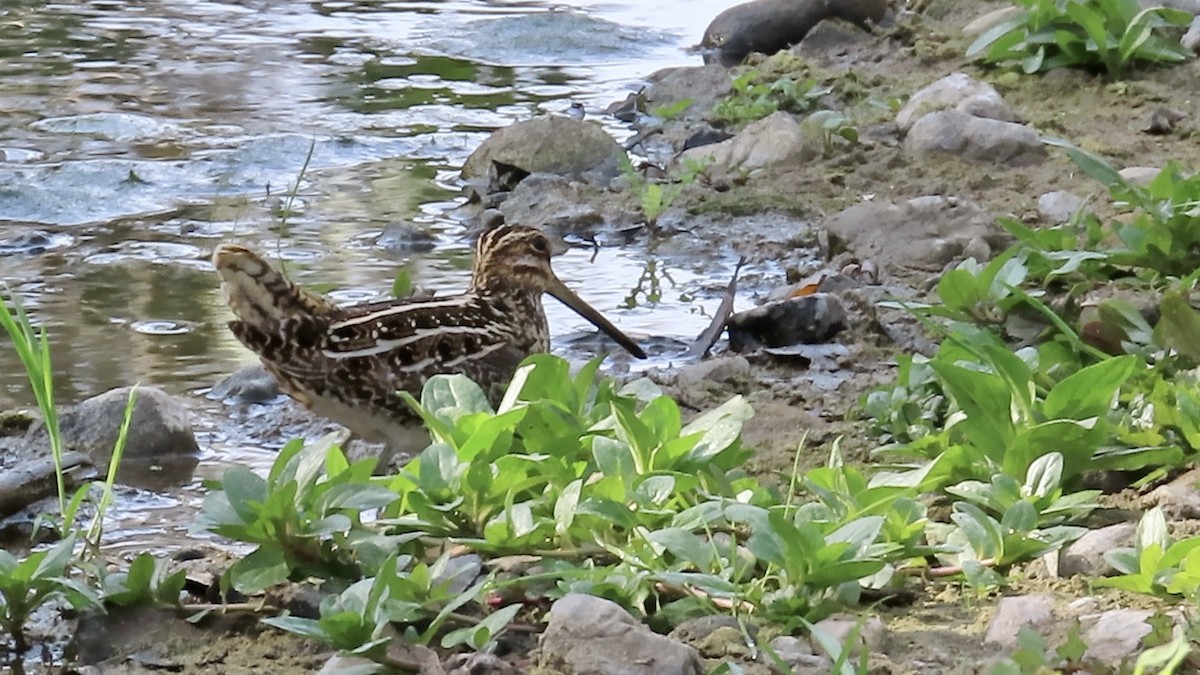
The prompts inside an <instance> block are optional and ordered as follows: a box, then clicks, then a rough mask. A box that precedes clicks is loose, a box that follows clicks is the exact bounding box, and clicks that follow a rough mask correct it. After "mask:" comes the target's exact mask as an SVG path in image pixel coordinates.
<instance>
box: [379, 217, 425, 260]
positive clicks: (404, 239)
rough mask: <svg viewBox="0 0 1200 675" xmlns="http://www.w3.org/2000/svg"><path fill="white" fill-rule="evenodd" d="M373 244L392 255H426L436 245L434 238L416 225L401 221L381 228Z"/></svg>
mask: <svg viewBox="0 0 1200 675" xmlns="http://www.w3.org/2000/svg"><path fill="white" fill-rule="evenodd" d="M375 244H376V245H378V246H381V247H382V248H383V249H384V250H385V251H387V252H388V253H392V254H397V255H401V254H405V253H426V252H428V251H432V250H433V249H434V246H436V244H437V240H436V239H435V238H434V236H433V235H432V234H430V233H428V232H426V231H425V230H424V229H422V228H421V226H420V225H417V224H416V223H410V222H407V221H402V222H398V223H392V224H391V225H388V226H387V227H385V228H383V232H381V233H380V234H379V238H378V239H376V240H375Z"/></svg>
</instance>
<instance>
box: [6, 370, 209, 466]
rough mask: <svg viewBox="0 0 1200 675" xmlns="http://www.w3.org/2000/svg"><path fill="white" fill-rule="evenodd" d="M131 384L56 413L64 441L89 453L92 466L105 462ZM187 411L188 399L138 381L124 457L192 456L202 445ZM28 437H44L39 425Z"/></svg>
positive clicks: (128, 459) (33, 440)
mask: <svg viewBox="0 0 1200 675" xmlns="http://www.w3.org/2000/svg"><path fill="white" fill-rule="evenodd" d="M129 390H130V387H121V388H119V389H113V390H111V391H107V392H105V393H103V394H100V395H99V396H93V397H92V398H89V399H87V400H86V401H83V402H82V403H80V404H79V405H77V406H75V407H73V408H70V409H68V410H65V411H63V412H61V413H60V414H59V427H60V429H61V432H62V437H63V442H64V444H65V445H66V446H67V447H68V448H71V449H73V450H75V451H77V452H82V453H84V454H85V455H87V456H88V457H89V458H90V459H91V461H92V463H94V464H95V465H96V466H100V467H103V466H107V465H108V460H109V458H110V457H111V456H112V451H113V445H114V444H115V443H116V441H117V434H118V432H119V431H120V428H121V422H122V421H123V420H124V418H125V406H126V403H127V400H128V398H129ZM190 415H191V413H190V412H189V411H188V409H187V406H186V404H184V402H183V401H182V400H181V399H179V398H176V397H174V396H171V395H169V394H167V393H166V392H164V391H163V390H161V389H156V388H155V387H138V389H137V402H136V403H135V404H134V408H133V418H132V420H131V422H130V424H129V434H128V436H127V437H126V442H125V461H126V462H136V463H140V464H145V463H146V462H148V461H150V462H153V461H158V460H162V459H164V458H167V457H172V456H180V455H189V456H194V455H195V454H196V453H198V452H199V450H200V448H199V446H198V445H197V444H196V437H195V436H194V435H193V434H192V423H191V420H190V419H189V418H190ZM26 440H27V441H28V442H30V443H37V442H46V441H48V434H47V433H46V430H45V428H44V427H43V426H42V425H37V426H35V427H33V428H31V429H30V430H29V432H28V433H27V434H26Z"/></svg>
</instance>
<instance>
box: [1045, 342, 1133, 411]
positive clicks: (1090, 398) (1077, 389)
mask: <svg viewBox="0 0 1200 675" xmlns="http://www.w3.org/2000/svg"><path fill="white" fill-rule="evenodd" d="M1138 362H1139V359H1138V357H1136V356H1120V357H1116V358H1111V359H1107V360H1105V361H1101V362H1100V363H1096V364H1093V365H1090V366H1088V367H1087V368H1084V369H1082V370H1080V371H1078V372H1076V373H1074V374H1072V375H1070V376H1068V377H1067V378H1066V379H1064V380H1063V381H1061V382H1059V383H1058V384H1057V385H1055V386H1054V389H1052V390H1051V391H1050V393H1049V394H1047V396H1046V402H1045V403H1044V404H1043V408H1042V410H1043V412H1044V413H1045V415H1046V417H1047V418H1049V419H1073V420H1084V419H1088V418H1091V417H1102V416H1104V415H1105V414H1107V413H1108V411H1109V409H1110V408H1111V407H1112V404H1113V397H1114V396H1116V393H1117V390H1118V389H1120V388H1121V385H1122V384H1124V383H1125V381H1126V380H1128V379H1129V377H1130V376H1131V375H1133V372H1134V369H1135V368H1136V367H1137V365H1138Z"/></svg>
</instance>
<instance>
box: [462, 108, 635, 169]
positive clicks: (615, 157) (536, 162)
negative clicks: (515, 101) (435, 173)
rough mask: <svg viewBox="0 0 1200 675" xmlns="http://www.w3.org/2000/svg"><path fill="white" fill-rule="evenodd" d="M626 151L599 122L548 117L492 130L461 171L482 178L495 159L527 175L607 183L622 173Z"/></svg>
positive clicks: (492, 166) (492, 167) (495, 161)
mask: <svg viewBox="0 0 1200 675" xmlns="http://www.w3.org/2000/svg"><path fill="white" fill-rule="evenodd" d="M624 156H625V151H624V150H623V149H622V148H621V146H620V144H619V143H617V142H616V141H615V140H613V138H612V137H611V136H609V135H608V133H607V132H606V131H604V129H603V128H601V127H600V125H598V124H595V123H592V122H587V121H582V120H576V119H572V118H570V117H559V116H547V117H537V118H534V119H531V120H524V121H521V122H517V123H515V124H513V125H511V126H507V127H505V128H503V129H499V130H497V131H496V132H495V133H493V134H492V135H491V136H490V137H488V139H487V140H485V141H484V142H483V143H482V144H481V145H480V146H479V147H478V148H477V149H476V150H475V152H473V153H471V156H470V157H468V158H467V161H466V163H464V164H463V169H462V175H463V178H466V179H468V180H473V179H486V178H488V177H489V174H490V173H492V172H494V171H495V168H494V167H495V166H496V165H497V163H498V164H499V165H502V166H509V167H515V168H516V169H519V170H521V171H524V172H526V173H529V174H533V173H549V174H554V175H557V176H563V177H567V178H572V179H576V180H579V179H587V178H593V179H596V180H601V181H607V180H608V179H611V178H613V177H614V176H616V175H617V174H619V173H620V172H621V168H620V166H621V165H620V160H621V158H622V157H624Z"/></svg>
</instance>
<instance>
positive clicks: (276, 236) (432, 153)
mask: <svg viewBox="0 0 1200 675" xmlns="http://www.w3.org/2000/svg"><path fill="white" fill-rule="evenodd" d="M732 4H735V3H734V2H731V1H724V2H716V1H707V2H689V1H686V0H677V1H675V2H658V3H648V4H647V3H635V2H610V3H595V2H583V1H578V0H577V1H575V2H565V3H564V2H555V3H543V2H489V3H482V2H390V3H386V2H328V3H303V4H302V3H270V2H237V3H231V2H148V3H147V2H139V3H132V2H130V3H126V2H116V1H110V0H98V1H94V2H88V3H81V4H47V3H30V2H16V1H13V0H4V1H2V2H0V58H2V59H3V65H4V70H5V73H6V75H5V77H4V78H3V79H2V80H0V104H2V105H0V129H2V130H3V133H2V135H0V153H2V154H3V157H4V159H5V160H6V161H3V162H0V228H2V229H0V270H2V271H0V281H3V282H4V283H5V284H7V285H8V286H9V287H10V288H12V289H13V290H15V291H16V292H17V293H18V295H19V296H20V297H21V298H22V299H23V301H24V303H25V305H26V307H27V308H28V309H29V310H30V313H31V314H32V315H33V316H34V317H35V319H36V320H38V321H40V322H42V323H44V324H45V325H47V326H48V327H49V329H50V331H51V333H50V335H51V339H52V343H53V345H54V348H55V356H56V361H57V371H58V374H59V385H60V387H62V391H63V398H64V399H65V400H74V399H78V398H82V397H86V396H89V395H92V394H95V393H98V392H101V391H104V390H106V389H108V388H111V387H113V386H119V385H121V384H128V383H131V382H135V381H140V382H144V383H152V384H157V385H161V386H165V387H166V388H168V389H170V390H173V391H176V392H183V391H191V390H194V389H196V388H200V387H204V386H207V385H209V384H211V383H212V382H213V381H214V380H215V379H216V378H219V377H220V376H222V375H223V374H225V373H228V372H230V370H232V369H233V368H234V367H235V364H237V363H239V362H243V361H248V360H249V357H248V355H247V353H246V352H245V351H244V350H243V349H241V347H240V346H238V345H237V344H236V343H235V342H233V340H232V337H231V336H230V335H229V334H228V333H227V332H226V331H225V330H224V329H223V327H222V323H223V321H224V319H225V318H226V310H225V309H224V308H223V307H222V306H221V303H220V300H219V298H218V296H217V293H216V288H217V285H216V281H215V278H214V277H213V275H212V273H211V271H210V267H209V264H208V262H207V256H208V253H209V252H210V251H211V249H212V247H213V246H214V245H215V244H216V243H217V242H219V241H225V240H237V241H241V242H248V243H249V244H250V245H252V246H256V247H259V248H265V249H268V250H271V251H273V252H275V254H276V255H279V256H281V257H283V258H285V259H287V260H288V261H290V265H291V272H292V273H293V274H294V275H295V277H296V278H297V279H298V280H300V281H302V282H308V283H315V284H319V285H320V286H321V288H323V289H324V290H327V291H332V292H333V295H334V296H335V297H336V298H337V299H338V300H341V301H347V302H349V301H359V300H367V299H374V298H379V297H386V294H387V293H388V291H389V289H390V286H391V281H392V278H393V275H394V273H395V269H396V266H397V265H398V264H405V265H408V266H409V269H410V270H411V271H412V274H413V278H414V281H415V282H416V283H417V284H418V285H421V286H423V287H427V288H431V289H434V290H438V291H441V292H446V291H449V290H455V289H460V288H462V287H463V286H465V284H466V281H467V271H466V268H467V265H468V262H467V260H468V248H467V246H468V243H467V242H466V241H465V240H464V239H463V237H462V227H461V226H460V224H459V223H458V222H457V221H455V220H454V218H453V215H452V214H451V213H450V211H451V209H452V208H453V207H454V206H455V205H456V203H457V200H458V194H459V189H458V188H459V186H458V184H457V169H458V167H459V166H460V165H461V163H462V161H463V159H465V157H466V156H467V155H468V154H469V153H470V152H471V150H473V149H474V148H475V147H476V146H477V145H478V144H479V143H480V142H481V141H482V140H483V139H484V138H485V137H486V135H487V133H488V132H489V131H490V130H491V129H494V128H498V127H501V126H504V125H506V124H509V123H511V122H512V121H514V120H518V119H522V118H526V117H529V116H531V115H535V114H544V113H546V112H553V111H558V110H563V109H565V108H566V107H567V106H568V105H569V103H570V101H572V100H575V101H580V102H582V103H584V104H585V105H586V106H587V107H588V108H589V109H590V110H592V111H593V112H598V111H599V109H600V108H602V107H603V106H604V105H606V104H607V103H609V102H611V101H613V100H616V99H620V98H622V97H623V96H624V95H625V94H626V93H627V92H628V91H630V90H633V89H636V88H637V87H638V86H640V84H639V78H641V77H644V76H645V75H646V74H648V73H650V72H652V71H653V70H655V69H657V68H659V67H662V66H667V65H679V64H689V63H696V62H697V60H698V58H697V57H696V56H694V55H691V54H688V53H686V52H685V51H684V49H683V48H684V47H686V46H688V45H690V44H694V43H695V42H697V41H698V40H699V36H700V33H701V32H702V31H703V27H704V25H705V24H706V23H707V21H708V20H709V19H710V18H711V17H712V16H713V15H715V14H716V13H717V12H719V11H720V10H721V9H723V8H724V7H727V6H730V5H732ZM651 5H652V6H651ZM551 9H553V11H551ZM611 130H612V131H613V133H614V134H615V135H618V136H622V135H624V134H627V133H628V132H627V130H625V129H623V128H621V127H620V126H619V125H617V124H616V123H615V122H614V123H613V126H612V127H611ZM310 151H311V157H310V156H309V154H310ZM306 160H307V161H308V168H307V170H306V172H305V173H304V175H303V180H302V181H301V183H300V184H299V186H298V188H295V190H294V191H295V193H296V194H295V196H294V200H293V199H291V198H290V197H289V195H290V193H291V192H292V191H293V186H294V185H295V181H296V180H297V177H298V176H300V174H301V170H302V167H303V166H304V165H305V162H306ZM288 205H290V206H291V209H290V212H289V216H288V217H287V218H286V220H285V219H284V218H282V217H281V211H282V209H284V208H285V207H286V206H288ZM394 223H413V224H415V225H416V226H417V227H419V228H420V229H423V230H425V231H427V232H430V233H431V234H433V235H434V236H435V237H436V239H435V241H436V248H435V250H434V251H433V252H431V253H428V254H419V255H412V256H397V255H392V254H389V253H388V252H386V251H385V250H384V249H382V248H380V247H378V246H376V244H375V239H376V238H377V236H378V235H379V234H380V232H381V231H382V230H383V229H384V228H386V227H387V226H388V225H390V224H394ZM648 264H651V261H650V260H649V259H647V258H646V257H645V256H644V254H642V253H639V252H637V251H632V250H615V249H605V250H602V251H600V252H599V254H598V255H596V256H594V258H593V255H592V253H591V252H590V251H572V252H571V253H569V254H568V255H566V256H564V257H562V258H561V259H559V260H556V267H557V268H558V269H559V271H560V274H561V276H562V277H563V278H564V279H565V280H567V281H568V283H570V284H572V285H574V286H576V287H578V288H582V289H583V294H584V295H585V297H586V298H587V299H588V300H590V301H591V302H593V303H595V304H596V305H597V306H598V307H599V308H601V309H602V310H603V311H605V312H606V313H607V314H609V315H610V316H612V317H613V318H614V320H615V321H616V322H617V323H618V324H619V325H620V326H621V327H622V328H624V329H626V330H628V331H630V332H632V333H634V334H636V335H641V336H646V335H665V336H667V337H677V338H684V339H686V338H690V337H692V336H693V335H695V333H697V332H698V331H699V330H700V329H702V328H703V326H704V324H705V321H706V318H705V316H704V314H705V312H704V311H703V309H704V307H703V304H702V301H710V302H709V304H710V305H711V304H715V301H712V300H713V299H712V298H707V297H704V294H701V296H702V297H701V300H700V301H696V302H701V304H693V302H694V301H691V300H681V299H680V298H681V297H683V298H689V297H691V296H693V295H695V292H696V290H697V287H698V286H699V285H700V284H703V283H704V282H706V281H709V280H705V279H702V278H700V277H698V276H697V275H695V274H692V273H689V272H688V271H687V270H686V269H683V268H681V267H679V266H678V264H677V263H676V264H673V263H671V262H669V261H654V263H653V264H656V265H657V269H656V270H655V271H656V272H659V273H661V272H666V275H667V277H669V279H667V284H668V286H667V291H668V292H666V293H664V294H663V297H662V298H661V299H660V300H658V301H657V302H654V303H650V304H648V305H647V304H645V298H644V297H639V298H637V300H638V304H637V305H636V306H634V307H628V306H627V305H628V304H629V303H627V302H626V299H627V298H628V297H630V296H631V294H633V291H634V289H635V285H634V284H632V283H631V280H633V279H637V278H639V277H640V276H641V275H642V273H643V271H644V270H645V269H646V267H647V265H648ZM670 280H673V282H674V283H673V285H672V284H671V281H670ZM709 285H711V284H709ZM548 310H549V312H550V314H551V322H552V324H553V327H554V331H555V333H556V334H563V333H567V332H570V331H574V330H578V329H581V328H583V327H585V326H586V324H585V323H584V322H583V321H582V320H581V319H579V318H578V317H575V316H574V315H573V314H571V313H570V312H569V311H567V310H566V309H565V308H561V307H559V306H557V305H556V304H555V303H549V306H548ZM112 344H121V345H122V346H123V347H127V348H123V349H121V350H111V349H104V348H98V346H100V345H112ZM14 366H15V363H14V362H13V360H12V358H11V355H10V354H9V353H7V352H5V353H0V405H9V404H14V403H17V404H23V403H28V402H29V399H28V396H27V394H26V391H25V384H24V382H23V380H22V379H21V374H20V371H19V369H17V368H15V367H14Z"/></svg>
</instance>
